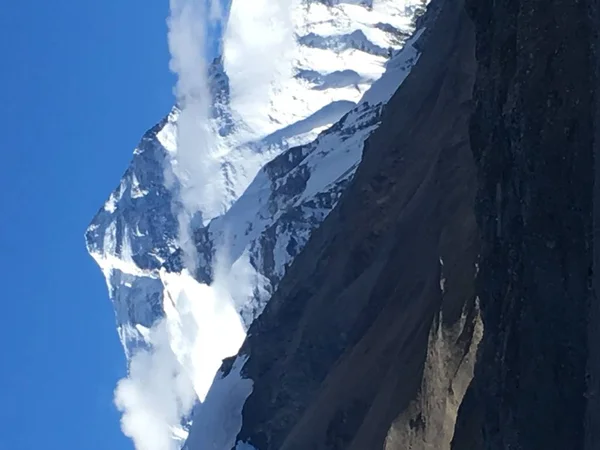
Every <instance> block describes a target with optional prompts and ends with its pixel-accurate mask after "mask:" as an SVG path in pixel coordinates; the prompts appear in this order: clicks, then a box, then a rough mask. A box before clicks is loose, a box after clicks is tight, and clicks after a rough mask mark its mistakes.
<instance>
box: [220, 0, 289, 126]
mask: <svg viewBox="0 0 600 450" xmlns="http://www.w3.org/2000/svg"><path fill="white" fill-rule="evenodd" d="M292 1H293V0H252V1H248V0H234V1H233V3H232V5H231V10H230V11H229V17H228V21H227V28H226V30H225V34H224V44H223V48H224V55H223V57H224V66H225V71H226V72H227V75H228V76H229V80H230V86H231V103H232V109H233V110H234V111H235V112H236V113H237V114H238V115H239V116H240V117H241V118H242V119H243V120H244V121H245V122H246V123H247V124H248V125H249V126H250V128H253V126H254V123H253V122H256V121H258V120H260V119H264V116H265V115H266V114H267V112H266V108H267V107H268V103H269V100H270V95H269V89H271V88H272V87H273V86H272V82H273V80H275V79H287V78H289V74H288V73H287V72H289V71H291V58H292V57H293V50H294V48H295V43H296V41H295V36H294V32H293V25H292V17H291V10H292Z"/></svg>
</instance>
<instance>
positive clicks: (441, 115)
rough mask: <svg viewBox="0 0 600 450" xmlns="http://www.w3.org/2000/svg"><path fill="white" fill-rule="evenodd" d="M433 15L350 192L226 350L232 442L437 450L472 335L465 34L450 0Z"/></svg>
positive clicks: (470, 76) (471, 172) (266, 446)
mask: <svg viewBox="0 0 600 450" xmlns="http://www.w3.org/2000/svg"><path fill="white" fill-rule="evenodd" d="M434 3H435V2H434ZM440 4H441V2H438V3H437V8H438V10H439V12H438V15H437V19H436V21H435V24H434V25H433V26H432V27H431V28H430V29H429V31H428V33H429V34H428V35H427V37H426V39H424V43H423V44H422V45H423V46H424V48H423V53H422V56H421V58H420V60H419V62H418V63H417V65H416V66H415V67H414V69H413V71H412V72H411V74H410V75H409V77H408V78H407V80H406V81H405V82H404V84H403V85H402V87H401V88H400V90H399V91H398V92H397V93H396V94H395V96H394V97H393V99H392V100H391V101H390V103H389V104H388V106H387V107H386V110H385V111H384V116H383V120H382V124H381V126H380V128H379V129H378V131H376V132H375V133H374V134H373V135H372V136H371V138H370V139H369V140H368V141H367V144H366V146H365V151H364V159H363V162H362V163H361V166H360V167H359V169H358V172H357V174H356V178H355V181H354V182H353V183H352V185H351V186H350V187H349V188H348V190H347V192H346V193H345V194H344V195H343V197H342V199H341V201H340V204H339V206H338V207H337V208H336V209H335V210H334V211H333V212H332V213H331V214H330V216H329V217H328V218H327V219H326V221H325V222H324V224H323V225H322V227H321V228H320V229H319V230H318V231H317V232H316V233H315V234H313V236H312V238H311V239H310V241H309V243H308V244H307V247H306V249H305V251H303V252H302V253H301V254H300V255H299V256H298V257H297V260H296V261H295V262H294V264H293V265H292V266H291V267H290V269H289V270H288V272H287V274H286V276H285V277H284V278H283V281H282V282H281V285H280V287H279V289H278V291H277V292H276V293H275V294H274V296H273V297H272V299H271V301H270V303H269V304H268V306H267V308H266V310H265V312H264V313H263V314H262V316H261V317H260V318H259V319H258V320H257V321H256V322H255V323H254V324H253V325H252V327H251V328H250V333H249V338H248V339H247V341H246V343H245V345H244V347H243V348H242V350H241V353H242V354H246V355H248V356H249V359H248V362H247V363H246V365H245V368H244V375H245V376H246V377H249V378H251V379H252V380H253V381H254V390H253V393H252V394H251V396H250V397H249V398H248V400H247V402H246V404H245V406H244V410H243V426H242V429H241V431H240V433H239V436H238V438H239V439H240V440H242V441H245V442H249V443H251V444H252V445H254V447H256V448H257V449H258V450H307V449H337V450H365V449H380V448H386V449H405V448H411V449H436V450H443V449H449V448H450V441H451V439H452V435H453V430H454V423H455V418H456V412H457V408H458V405H459V404H460V402H461V400H462V397H463V395H464V393H465V390H466V388H467V386H468V384H469V382H470V380H471V377H472V374H473V365H474V356H475V351H476V347H477V343H478V342H479V339H480V337H481V334H482V327H481V322H480V319H479V307H478V301H477V299H476V294H475V283H474V279H475V275H476V270H477V264H476V260H477V255H478V248H479V243H478V233H477V226H476V221H475V217H474V214H473V202H474V197H475V192H476V185H475V183H476V178H475V175H476V172H475V166H474V162H473V158H472V153H471V149H470V146H469V138H468V121H469V117H470V114H471V111H472V103H471V94H472V88H473V83H474V78H475V60H474V54H475V41H474V36H475V34H474V29H473V26H472V24H471V21H470V19H469V17H468V16H467V14H466V12H465V10H464V7H463V4H462V2H461V1H454V0H451V1H447V2H445V3H444V4H443V5H442V6H441V10H440V9H439V5H440ZM434 7H435V5H434Z"/></svg>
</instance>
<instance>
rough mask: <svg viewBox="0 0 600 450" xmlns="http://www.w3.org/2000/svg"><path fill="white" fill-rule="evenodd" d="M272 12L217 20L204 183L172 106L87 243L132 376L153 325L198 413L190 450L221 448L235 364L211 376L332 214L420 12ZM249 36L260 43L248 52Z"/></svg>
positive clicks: (395, 8)
mask: <svg viewBox="0 0 600 450" xmlns="http://www.w3.org/2000/svg"><path fill="white" fill-rule="evenodd" d="M276 3H277V4H276V8H275V9H274V10H273V2H270V3H268V2H266V1H263V0H260V1H257V2H253V3H250V2H245V1H243V0H233V1H232V2H231V4H230V9H229V10H228V11H227V12H226V14H225V17H226V23H225V24H224V32H223V37H222V41H221V42H220V45H219V48H220V54H219V55H218V56H217V57H216V58H215V59H214V60H212V62H211V63H210V64H208V65H207V67H206V74H205V78H206V92H205V94H206V95H208V96H209V101H208V102H206V99H203V100H202V101H203V102H205V103H206V104H207V105H208V107H209V109H208V114H207V116H206V120H205V121H206V123H205V124H204V125H205V126H206V128H207V130H208V133H210V145H211V152H210V154H204V153H202V151H203V149H202V148H199V149H198V152H199V158H198V159H196V160H195V161H192V163H194V164H195V163H197V162H198V161H199V163H200V164H201V165H202V170H201V171H194V170H191V169H190V168H189V167H187V164H188V163H187V161H188V160H187V159H186V158H184V155H182V154H181V152H180V150H181V148H180V147H181V146H180V142H181V136H180V134H179V133H180V131H181V126H182V125H181V120H182V115H185V112H186V111H185V108H186V105H185V104H183V103H182V102H178V103H177V104H176V105H175V106H174V107H173V109H172V111H171V112H170V113H169V114H168V115H167V116H166V117H165V118H164V119H163V120H162V121H160V122H159V123H158V124H157V125H155V126H154V127H153V128H151V129H150V130H148V131H147V132H146V133H145V134H144V136H143V137H142V139H141V141H140V143H139V144H138V146H137V147H136V149H135V150H134V152H133V158H132V160H131V163H130V165H129V167H128V169H127V170H126V172H125V174H124V175H123V177H122V179H121V180H120V182H119V184H118V186H117V188H116V189H115V190H114V191H113V192H112V193H111V194H110V196H109V198H108V200H107V201H106V203H105V204H104V205H103V206H102V207H101V208H100V210H99V211H98V213H97V214H96V216H95V217H94V218H93V220H92V222H91V224H90V225H89V227H88V229H87V231H86V236H85V237H86V245H87V249H88V251H89V253H90V254H91V255H92V257H93V258H94V259H95V260H96V262H97V264H98V265H99V267H100V268H101V270H102V272H103V274H104V276H105V278H106V283H107V287H108V293H109V297H110V299H111V300H112V303H113V305H114V309H115V316H116V323H117V330H118V333H119V337H120V339H121V342H122V344H123V347H124V350H125V353H126V356H127V359H128V361H129V364H130V367H131V361H132V359H133V358H134V357H135V355H136V354H138V353H139V352H143V351H147V350H148V349H149V348H152V346H153V345H154V342H153V341H152V330H153V327H155V326H156V324H157V323H166V329H167V330H168V336H169V342H168V347H169V351H171V352H172V353H173V355H174V356H175V358H176V359H177V361H179V363H180V364H181V366H182V367H184V368H185V373H186V374H187V376H189V378H190V379H191V382H192V384H193V385H194V386H193V387H194V391H195V393H196V396H197V397H198V398H199V400H200V401H201V402H202V403H200V404H198V405H197V406H196V410H195V413H194V426H193V427H192V433H191V434H190V437H189V442H190V443H189V444H188V445H187V447H186V448H189V449H190V450H195V449H199V448H218V449H221V448H223V449H225V448H227V450H228V449H229V448H231V447H232V446H234V445H235V442H234V441H232V439H233V438H234V437H235V434H236V433H237V429H239V426H240V424H237V422H236V420H238V419H236V418H235V417H233V416H232V414H234V413H233V411H234V410H235V409H236V408H238V409H241V406H242V405H243V400H244V399H245V398H246V397H247V396H248V395H249V392H250V391H251V381H249V380H243V379H241V377H240V375H239V374H240V370H241V367H242V366H243V363H244V361H242V360H236V362H235V363H234V364H233V369H232V370H231V371H230V372H229V373H228V374H223V373H221V374H217V376H216V378H215V382H214V383H213V377H215V374H216V373H217V371H218V369H219V366H220V365H221V361H222V360H223V359H224V358H226V357H229V356H232V355H234V354H235V353H236V352H237V349H238V348H239V346H240V345H241V344H242V342H243V339H244V336H245V330H247V328H248V326H249V325H250V323H252V321H253V320H254V319H255V318H256V317H257V316H258V315H259V314H260V313H261V311H262V309H263V308H264V306H265V304H266V302H267V301H268V299H269V297H270V295H271V293H272V292H273V290H274V289H276V287H277V285H278V283H279V281H280V280H281V278H282V277H283V276H284V274H285V271H286V268H287V267H288V266H289V265H290V264H291V263H292V262H293V260H294V258H295V256H296V255H297V254H298V253H299V252H300V251H301V250H302V248H303V247H304V245H305V244H306V242H307V241H308V239H309V238H310V235H311V232H312V231H313V230H315V229H316V228H317V227H318V226H319V224H320V223H321V222H322V221H323V220H324V218H325V217H326V216H327V214H328V213H329V212H330V211H331V210H332V209H333V207H334V206H335V205H336V203H337V201H338V199H339V198H340V195H341V194H342V192H343V191H344V188H345V187H346V186H347V184H348V183H349V182H350V181H351V179H352V176H353V174H354V171H355V170H356V168H357V166H358V164H359V162H360V160H361V156H362V152H363V144H364V142H365V140H366V139H367V137H368V136H369V135H370V134H371V133H372V132H373V130H375V129H376V128H377V126H378V124H379V120H380V116H381V112H382V109H383V108H384V107H385V103H386V102H387V101H388V100H389V98H390V97H391V96H392V94H393V93H394V92H395V90H396V89H397V88H398V86H399V85H400V84H401V83H402V82H403V80H404V79H405V77H406V76H407V75H408V73H409V72H410V69H411V67H412V66H413V65H414V64H415V62H416V61H417V59H418V57H419V51H418V40H419V38H420V36H421V34H422V33H423V31H424V29H423V28H420V29H418V30H415V17H416V15H417V14H418V13H420V12H421V11H422V8H423V6H424V2H423V1H421V0H373V1H357V0H356V1H355V0H345V1H344V0H328V1H322V0H321V1H318V0H288V1H282V2H276ZM257 27H259V28H261V27H262V28H264V29H266V30H267V32H263V33H261V34H260V36H261V38H260V39H253V36H256V30H257ZM265 52H268V54H269V55H270V56H272V57H271V58H265V56H264V55H265ZM266 59H269V61H266ZM265 61H266V62H267V63H265V64H257V63H259V62H265ZM198 142H201V143H204V142H205V141H204V140H199V141H198ZM198 145H200V144H198ZM208 160H210V165H206V164H208V163H207V161H208ZM205 163H206V164H205ZM207 168H208V169H207ZM186 176H187V177H189V178H191V181H190V180H188V179H186ZM186 183H187V184H186ZM207 185H209V186H210V190H206V186H207ZM190 186H192V187H193V188H190ZM196 186H200V188H201V189H202V190H201V191H198V190H197V189H196V188H195V187H196ZM198 192H200V193H201V194H202V195H197V194H198ZM203 196H204V197H203ZM190 200H191V205H192V206H191V207H190ZM182 217H183V218H184V219H185V220H184V221H183V222H182ZM221 299H225V300H223V302H222V303H223V304H222V305H221V304H217V303H219V301H220V300H221ZM223 308H224V309H225V310H226V312H225V313H224V312H223V311H222V309H223ZM219 320H222V322H218V321H219ZM211 324H216V325H214V326H213V325H211ZM190 329H192V331H193V333H192V334H193V336H190V331H189V330H190ZM199 355H200V356H199ZM226 375H228V376H226ZM234 376H235V377H237V378H236V380H237V381H232V377H234ZM211 386H212V387H211ZM223 392H225V393H227V395H225V394H223V395H221V394H220V393H223ZM228 396H229V397H232V398H229V397H228ZM227 398H229V400H227ZM223 402H225V403H223ZM240 402H241V404H240ZM226 405H230V406H229V407H227V406H226ZM217 412H218V413H217ZM209 416H210V418H209ZM218 417H222V418H223V420H222V422H217V419H218ZM189 419H190V418H189V417H186V415H185V414H182V417H180V426H177V427H172V430H171V431H172V439H173V442H174V443H175V444H174V446H173V448H180V447H181V446H182V445H183V442H184V441H185V439H186V438H187V431H188V429H189V425H190V420H189ZM240 420H241V419H240ZM215 423H222V424H225V423H227V424H229V425H228V426H227V427H225V426H223V427H222V428H228V430H225V429H223V430H217V429H216V427H215V426H214V425H211V424H215ZM236 427H237V429H236ZM202 430H203V431H202ZM211 433H212V434H211ZM193 441H196V442H203V443H202V444H198V445H192V444H191V443H192V442H193ZM209 443H210V444H209ZM209 445H210V446H209ZM240 445H241V444H240ZM227 446H229V447H227ZM144 450H146V449H144Z"/></svg>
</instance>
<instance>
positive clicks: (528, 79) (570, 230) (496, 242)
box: [453, 0, 600, 450]
mask: <svg viewBox="0 0 600 450" xmlns="http://www.w3.org/2000/svg"><path fill="white" fill-rule="evenodd" d="M467 1H468V4H467V7H468V10H469V13H470V14H471V16H472V18H473V21H474V23H475V25H476V30H477V52H476V54H477V63H478V72H477V81H476V87H475V91H474V101H475V105H476V106H475V112H474V114H473V119H472V121H471V131H470V134H471V143H472V148H473V153H474V155H475V159H476V161H477V168H478V194H477V202H476V203H477V208H476V211H477V212H476V215H477V218H478V223H479V227H480V229H481V232H482V240H483V248H482V256H481V262H480V268H481V270H480V276H479V282H478V291H479V295H480V299H481V309H482V315H483V320H484V323H485V334H484V338H483V341H482V344H481V348H480V356H479V358H478V362H477V368H476V375H475V378H474V381H473V383H472V385H471V387H470V388H469V392H468V394H467V397H466V398H465V401H464V404H463V406H462V407H461V410H460V413H459V423H458V426H457V430H456V436H455V439H454V445H453V448H454V449H456V450H467V449H469V450H470V449H490V450H491V449H497V450H500V449H502V450H504V449H515V450H516V449H536V450H537V449H540V450H541V449H544V450H547V449H557V450H567V449H569V450H571V449H573V450H577V449H583V448H587V449H588V450H591V449H598V448H600V441H598V440H597V436H594V435H593V434H592V433H594V432H596V433H597V432H598V428H600V422H599V419H600V417H598V412H597V411H598V410H597V402H598V395H599V394H600V393H599V392H598V388H597V383H598V366H597V364H598V359H597V357H596V359H594V358H593V357H592V358H591V359H590V358H589V356H590V354H591V355H593V354H594V352H597V351H598V350H597V347H598V345H600V336H598V327H599V326H600V323H599V322H598V315H597V312H596V311H597V304H596V302H597V301H596V299H595V298H594V299H593V298H592V291H591V281H592V279H591V278H592V277H591V274H592V250H593V245H592V206H593V192H592V191H593V189H592V187H593V182H594V180H593V163H594V158H593V145H594V119H595V112H594V111H595V105H594V102H595V95H596V86H597V79H596V75H595V65H596V63H595V62H594V59H595V55H594V39H595V33H596V31H595V30H597V29H599V28H598V23H597V21H595V24H594V23H593V18H594V16H595V14H596V10H595V6H594V5H593V2H592V1H583V0H569V1H565V0H557V1H552V2H547V1H540V0H500V1H495V2H482V1H479V0H467ZM591 306H593V307H594V309H593V310H590V307H591ZM588 327H589V330H590V331H591V333H592V335H591V339H590V340H589V342H590V344H591V345H589V344H588ZM590 352H591V353H590ZM588 364H589V365H588ZM586 366H587V367H586ZM586 373H587V375H586ZM586 381H587V382H588V383H589V386H586ZM588 399H589V404H588ZM586 404H587V406H588V407H589V412H588V414H589V415H588V418H587V419H586ZM595 408H596V409H595ZM586 421H587V425H586ZM586 436H587V439H588V440H587V447H584V440H585V439H586Z"/></svg>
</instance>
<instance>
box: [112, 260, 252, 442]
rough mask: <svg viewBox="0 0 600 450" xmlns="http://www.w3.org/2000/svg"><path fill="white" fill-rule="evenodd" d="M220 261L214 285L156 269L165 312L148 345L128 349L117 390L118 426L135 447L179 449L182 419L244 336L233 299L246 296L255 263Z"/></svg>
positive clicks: (202, 396)
mask: <svg viewBox="0 0 600 450" xmlns="http://www.w3.org/2000/svg"><path fill="white" fill-rule="evenodd" d="M218 266H219V269H218V270H217V271H216V273H215V277H216V278H215V282H214V283H213V284H212V285H206V284H202V283H198V282H197V281H196V280H195V279H194V278H193V277H192V276H191V275H190V274H189V272H188V271H187V270H184V271H183V272H182V273H180V274H177V273H167V272H166V271H163V272H162V273H161V278H162V280H163V283H164V286H165V292H164V307H165V313H166V316H165V318H164V319H162V320H161V321H159V322H158V323H156V324H155V325H154V326H153V327H152V328H151V329H150V330H149V331H148V332H147V336H148V337H147V341H148V343H149V348H148V349H147V350H141V351H139V352H138V353H136V354H135V355H133V357H132V359H131V361H130V367H129V374H128V376H127V378H124V379H122V380H121V381H119V383H118V385H117V388H116V390H115V404H116V405H117V408H118V409H119V411H121V412H122V413H123V416H122V419H121V425H122V429H123V432H124V433H125V435H127V436H129V437H131V438H132V439H133V442H134V444H135V447H136V449H137V450H178V449H179V448H180V446H181V445H180V444H181V440H182V439H185V437H186V435H185V432H184V431H183V429H182V428H181V421H182V419H183V418H185V417H187V416H188V415H189V414H190V412H191V409H192V407H193V406H194V404H195V403H196V401H197V400H200V401H204V399H205V397H206V395H207V393H208V391H209V389H210V387H211V385H212V382H213V379H214V376H215V374H216V373H217V371H218V369H219V367H220V366H221V363H222V361H223V359H224V358H226V357H229V356H233V355H235V354H236V353H237V351H238V350H239V348H240V346H241V345H242V343H243V341H244V338H245V336H246V333H245V330H244V326H243V324H242V322H241V319H240V316H239V314H238V313H237V311H236V305H239V304H243V303H244V302H247V301H248V300H250V296H251V295H252V286H251V279H250V278H249V276H250V275H252V274H253V273H254V272H253V269H252V267H251V266H250V265H249V262H248V259H247V257H242V258H240V259H239V260H238V261H236V263H235V264H233V265H232V266H229V265H227V263H223V264H219V265H218ZM178 440H179V441H180V442H178Z"/></svg>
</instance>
